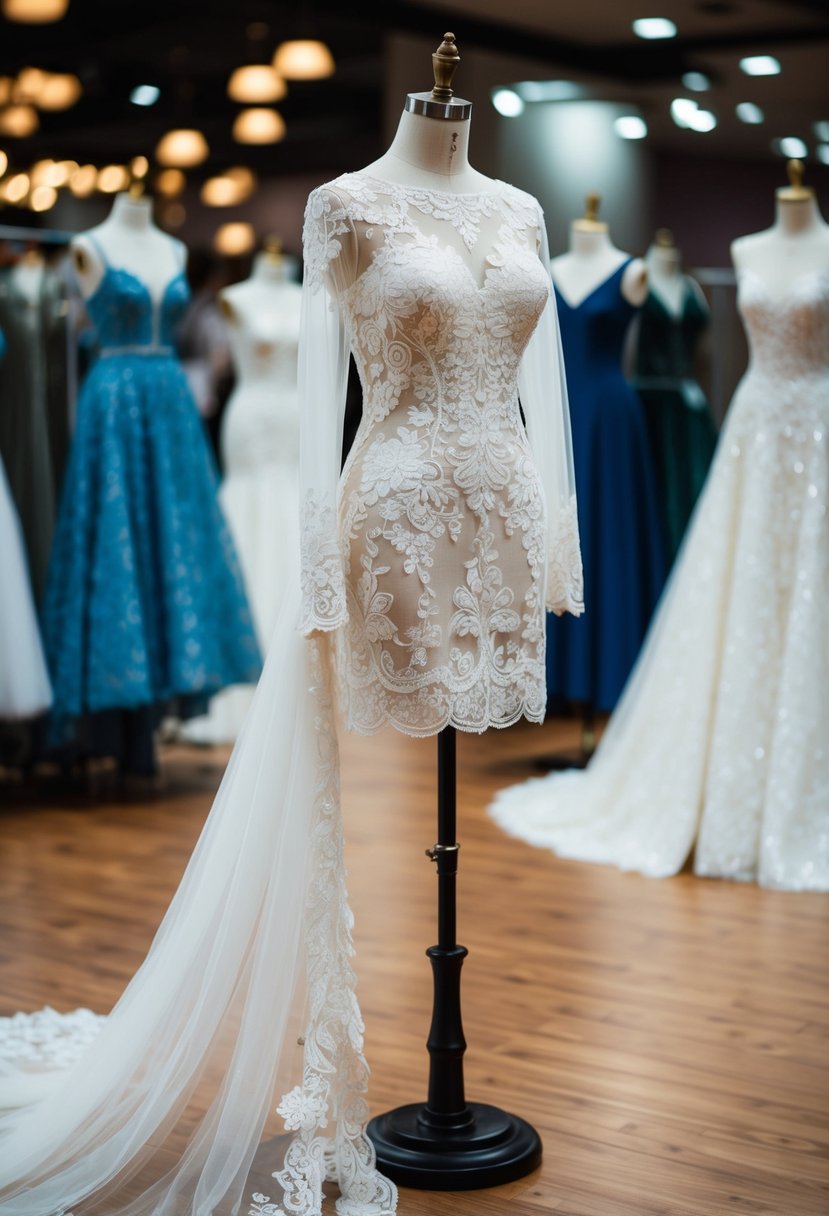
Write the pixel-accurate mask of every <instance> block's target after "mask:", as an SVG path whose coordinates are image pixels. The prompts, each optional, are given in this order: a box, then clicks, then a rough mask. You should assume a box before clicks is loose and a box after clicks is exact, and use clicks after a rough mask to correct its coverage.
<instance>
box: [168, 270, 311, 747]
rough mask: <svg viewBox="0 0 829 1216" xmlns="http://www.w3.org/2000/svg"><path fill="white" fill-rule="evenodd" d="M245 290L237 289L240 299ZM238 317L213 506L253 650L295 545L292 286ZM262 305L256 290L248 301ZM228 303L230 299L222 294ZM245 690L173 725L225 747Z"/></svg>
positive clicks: (275, 289)
mask: <svg viewBox="0 0 829 1216" xmlns="http://www.w3.org/2000/svg"><path fill="white" fill-rule="evenodd" d="M246 286H247V284H245V283H241V284H239V289H244V288H245V287H246ZM239 289H236V290H237V292H238V305H239V306H238V307H237V308H235V309H234V320H233V322H232V323H231V324H230V325H229V326H228V331H227V333H228V339H229V341H230V349H231V352H232V355H233V363H234V367H235V369H236V376H237V383H236V387H235V388H234V390H233V394H232V395H231V398H230V400H229V401H228V403H227V407H226V409H225V412H224V416H223V418H222V433H221V447H222V458H223V462H224V468H225V476H224V480H223V481H222V484H221V487H220V489H219V501H220V503H221V506H222V510H223V511H224V514H225V518H226V519H227V522H228V525H229V527H230V531H231V533H232V536H233V543H234V545H235V546H236V552H237V553H238V555H239V562H240V564H241V567H242V574H243V575H244V579H245V588H246V590H247V593H248V598H249V600H250V606H251V611H252V613H253V620H254V624H255V626H256V634H257V638H258V641H259V646H260V649H261V651H262V653H263V654H264V652H265V651H266V650H267V648H268V643H269V642H270V639H271V633H272V632H273V627H274V624H275V623H276V619H277V613H278V611H279V601H280V598H281V596H282V594H283V591H284V588H285V562H284V558H283V550H284V549H285V548H286V547H287V546H289V545H295V544H296V536H297V528H298V523H297V503H298V497H299V490H298V484H299V409H298V402H297V347H298V344H299V323H300V299H301V296H302V290H301V288H300V287H299V284H297V283H292V282H290V281H289V280H287V279H286V280H285V281H284V282H276V283H271V284H268V290H267V292H266V293H265V296H264V298H265V300H266V303H267V306H266V307H265V308H264V309H263V308H261V307H260V308H258V309H255V308H252V307H251V301H247V302H246V304H247V306H246V307H245V308H242V303H243V299H244V297H243V295H242V291H241V290H239ZM256 294H257V296H258V298H259V300H260V301H261V300H262V296H263V293H262V291H261V289H260V291H259V292H258V293H256ZM225 295H226V297H227V298H228V299H229V300H231V301H232V300H233V299H234V298H236V297H234V289H233V288H231V289H230V290H229V291H228V292H226V293H225ZM252 699H253V689H252V688H250V687H245V686H237V687H235V688H227V689H225V690H224V691H223V692H220V693H219V694H218V695H217V696H216V697H214V698H213V700H212V701H211V702H210V710H209V712H208V713H207V714H205V715H204V716H203V717H200V718H194V719H193V720H192V721H190V722H185V723H183V724H182V727H181V730H180V734H181V737H182V738H184V739H188V740H190V741H191V742H194V743H229V742H232V741H233V740H234V739H235V738H236V736H237V735H238V734H239V730H240V728H241V725H242V722H243V721H244V717H245V714H246V713H247V711H248V709H249V707H250V703H251V700H252Z"/></svg>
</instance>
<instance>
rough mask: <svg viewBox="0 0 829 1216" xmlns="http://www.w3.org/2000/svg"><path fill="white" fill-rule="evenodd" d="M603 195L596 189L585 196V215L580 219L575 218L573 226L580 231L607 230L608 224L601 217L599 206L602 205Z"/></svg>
mask: <svg viewBox="0 0 829 1216" xmlns="http://www.w3.org/2000/svg"><path fill="white" fill-rule="evenodd" d="M601 202H602V196H601V195H600V194H598V193H597V192H596V191H595V190H591V192H590V193H589V194H588V195H587V196H586V197H585V200H584V215H583V216H582V217H581V219H579V220H575V221H574V223H573V227H574V228H575V229H577V231H579V232H607V224H605V223H604V221H603V220H600V219H599V207H600V206H601Z"/></svg>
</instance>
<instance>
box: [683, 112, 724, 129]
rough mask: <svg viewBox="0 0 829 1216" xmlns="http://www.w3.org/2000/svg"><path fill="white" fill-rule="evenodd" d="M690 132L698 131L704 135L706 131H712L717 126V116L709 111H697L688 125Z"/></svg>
mask: <svg viewBox="0 0 829 1216" xmlns="http://www.w3.org/2000/svg"><path fill="white" fill-rule="evenodd" d="M688 125H689V126H690V128H691V130H692V131H699V132H700V133H701V134H703V135H705V134H707V132H708V131H713V130H714V127H716V125H717V116H716V114H713V113H712V112H711V110H697V111H696V113H695V114H694V116H693V118H692V119H691V122H690V123H689V124H688Z"/></svg>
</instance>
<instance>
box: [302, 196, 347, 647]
mask: <svg viewBox="0 0 829 1216" xmlns="http://www.w3.org/2000/svg"><path fill="white" fill-rule="evenodd" d="M303 257H304V263H305V272H304V278H303V284H302V320H301V327H300V339H299V369H298V373H299V408H300V458H299V476H300V497H301V502H300V507H301V516H300V519H301V563H302V565H301V582H302V627H303V630H304V632H305V633H306V634H307V633H312V632H313V631H314V630H316V629H323V630H328V629H336V628H337V627H338V626H339V625H342V624H343V623H344V621H345V620H346V616H347V609H346V599H345V576H344V570H343V560H342V552H341V549H340V543H339V535H338V528H337V483H338V480H339V475H340V459H341V449H342V437H343V419H344V416H345V396H346V387H347V380H348V355H349V335H348V331H347V326H346V323H345V319H344V316H343V314H342V311H341V309H340V306H339V299H340V296H341V294H342V291H343V290H344V288H345V287H346V286H347V284H348V283H349V282H350V279H351V277H352V276H353V269H354V264H355V235H354V229H353V225H352V222H351V220H350V219H349V217H348V215H347V212H346V209H345V207H344V205H343V203H342V201H341V199H340V198H339V196H338V194H337V193H336V191H334V190H332V189H331V188H330V187H327V186H322V187H320V188H319V189H317V190H314V191H312V193H311V195H310V197H309V199H308V204H307V206H306V209H305V226H304V230H303Z"/></svg>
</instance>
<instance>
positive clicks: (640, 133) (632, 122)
mask: <svg viewBox="0 0 829 1216" xmlns="http://www.w3.org/2000/svg"><path fill="white" fill-rule="evenodd" d="M613 130H614V131H615V132H616V134H617V135H618V136H620V138H621V139H644V138H645V136H646V135H647V133H648V124H647V123H646V122H645V120H644V118H640V117H639V115H638V114H620V115H619V117H618V118H617V119H615V120H614V122H613Z"/></svg>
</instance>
